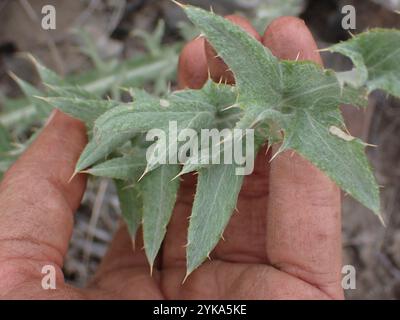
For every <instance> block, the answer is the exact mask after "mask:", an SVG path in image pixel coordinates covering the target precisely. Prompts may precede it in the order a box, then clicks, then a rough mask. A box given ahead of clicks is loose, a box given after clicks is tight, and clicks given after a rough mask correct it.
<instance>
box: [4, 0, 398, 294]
mask: <svg viewBox="0 0 400 320" xmlns="http://www.w3.org/2000/svg"><path fill="white" fill-rule="evenodd" d="M182 2H184V3H191V4H194V5H197V6H201V7H203V8H206V9H209V8H210V7H211V6H212V8H213V10H214V11H215V12H217V13H219V14H222V15H225V14H232V13H239V14H241V15H244V16H246V17H248V18H249V19H251V21H252V22H253V23H254V25H255V26H256V28H257V29H258V30H259V31H260V32H263V30H264V29H265V27H266V26H267V25H268V23H269V22H270V21H271V20H272V19H274V18H276V17H278V16H281V15H293V16H300V17H301V18H303V19H304V20H305V21H306V23H307V24H308V26H309V27H310V28H311V30H312V32H313V34H314V36H315V37H316V39H317V41H318V44H319V47H320V48H325V47H328V46H329V45H330V44H332V43H336V42H338V41H341V40H346V39H348V38H349V37H351V35H350V33H349V32H348V31H346V30H343V28H342V27H341V21H342V18H343V16H344V15H343V14H342V13H341V8H342V7H343V6H344V5H347V4H351V5H353V6H354V7H355V8H356V13H357V18H356V19H357V20H356V22H357V24H356V26H357V29H356V30H353V31H352V33H358V32H362V31H365V30H366V29H368V28H372V27H385V28H398V29H400V15H399V14H397V13H395V12H394V11H395V10H400V0H347V1H345V0H324V1H318V0H308V1H307V0H235V1H234V0H215V1H212V0H192V1H182ZM46 4H51V5H53V6H54V7H55V8H56V29H55V30H47V31H45V30H43V29H42V28H41V19H42V16H43V15H42V13H41V10H42V7H43V6H44V5H46ZM197 34H198V33H197V31H196V30H195V29H194V28H193V27H192V26H191V25H190V24H189V23H188V21H187V20H186V19H185V17H184V15H183V13H182V11H181V10H180V9H179V8H178V7H177V6H176V5H174V4H173V3H172V2H171V1H169V0H70V1H65V0H64V1H62V0H0V172H4V171H5V170H6V169H7V168H8V167H9V165H10V164H11V163H12V162H13V161H14V160H15V159H16V158H17V157H18V156H19V155H20V154H21V153H22V152H23V151H24V149H25V148H26V147H27V146H28V145H29V143H30V142H31V141H32V140H33V139H34V138H35V136H36V135H37V133H38V131H39V128H40V127H41V124H42V123H43V121H44V119H46V116H47V114H48V110H43V108H41V106H40V105H37V103H38V102H37V101H32V100H30V99H29V98H26V97H24V95H23V93H22V92H21V90H20V89H19V88H18V86H17V85H16V83H15V82H14V81H13V80H12V78H11V77H10V76H9V72H10V71H12V72H13V73H15V74H17V75H18V76H19V77H20V78H22V79H24V80H25V81H27V82H28V83H30V84H31V85H32V87H31V90H37V92H38V93H41V92H42V91H44V88H43V86H42V85H41V84H40V81H39V78H38V76H37V74H36V72H35V69H34V67H33V65H32V63H31V62H30V61H29V60H28V59H26V56H25V55H24V52H29V53H32V54H33V55H34V56H35V57H36V58H38V59H39V60H40V61H41V62H43V63H44V64H45V65H46V66H48V67H50V68H52V69H53V70H55V71H57V73H59V74H61V75H63V76H64V77H66V78H67V79H68V80H70V81H71V82H73V83H76V84H79V85H82V86H83V87H84V88H85V89H86V90H89V91H91V92H94V93H97V94H101V95H104V96H106V95H108V96H112V97H113V98H116V99H124V92H123V91H121V90H120V88H124V87H132V86H138V87H144V88H146V89H147V90H149V91H151V92H153V93H154V94H157V95H163V94H165V93H166V92H168V91H169V90H173V89H174V88H175V87H176V82H175V73H176V64H177V60H178V55H179V52H180V49H181V48H182V46H183V44H184V43H185V41H188V40H190V39H192V38H193V37H195V36H197ZM323 59H324V62H325V65H326V66H327V67H329V68H333V69H335V70H346V69H350V68H351V63H350V62H349V61H348V60H347V59H345V58H343V57H341V56H338V55H332V54H326V53H323ZM35 92H36V91H35ZM343 112H344V114H345V118H346V122H347V125H348V127H349V130H350V132H351V133H352V135H354V136H358V137H362V138H363V139H364V140H365V141H367V142H368V143H371V144H374V145H377V146H378V147H377V148H369V150H368V155H369V157H370V160H371V162H372V164H373V166H374V168H375V172H376V176H377V178H378V181H379V183H380V185H382V201H383V215H384V217H385V220H386V222H387V227H386V228H384V227H383V226H382V225H381V224H380V222H379V221H378V219H377V218H376V217H375V216H374V215H373V214H372V213H371V212H369V211H368V210H367V209H365V208H363V207H362V206H361V205H359V204H358V203H356V202H355V201H353V200H352V199H351V198H349V197H346V196H345V195H344V196H343V205H344V206H343V253H344V261H343V263H344V264H351V265H353V266H355V268H356V272H357V283H356V285H357V288H356V289H355V290H347V291H346V296H347V298H350V299H400V216H399V206H400V166H399V164H400V101H398V100H397V101H396V100H395V99H393V98H390V97H387V96H385V95H384V94H382V93H380V92H375V93H374V94H373V95H372V96H371V98H370V104H369V108H368V109H367V110H366V111H365V110H362V111H359V110H356V109H354V108H350V107H348V106H347V107H346V106H343ZM119 215H120V213H119V206H118V199H117V197H116V194H115V190H114V187H113V185H112V183H111V182H110V181H108V180H105V179H96V180H94V179H93V180H90V182H89V185H88V188H87V192H86V194H85V196H84V200H83V202H82V205H81V207H80V208H79V210H78V212H77V214H76V219H75V228H74V234H73V237H72V241H71V244H70V248H69V252H68V256H67V258H66V264H65V268H64V271H65V275H66V278H67V280H68V281H69V282H71V283H73V284H74V285H77V286H84V285H85V283H86V282H87V281H88V279H90V277H91V276H92V275H93V273H94V272H95V270H96V268H97V265H98V263H99V261H100V260H101V258H102V256H103V255H104V253H105V251H106V249H107V245H108V243H109V241H110V240H111V239H112V236H113V233H114V231H115V229H116V227H117V224H118V219H119Z"/></svg>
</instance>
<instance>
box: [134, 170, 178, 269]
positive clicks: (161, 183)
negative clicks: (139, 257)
mask: <svg viewBox="0 0 400 320" xmlns="http://www.w3.org/2000/svg"><path fill="white" fill-rule="evenodd" d="M178 172H179V166H178V165H163V166H161V167H159V168H157V169H156V170H154V171H152V172H151V173H149V174H148V175H147V176H145V177H144V178H143V180H142V181H141V186H142V187H141V188H142V191H143V193H142V195H143V239H144V248H145V251H146V255H147V258H148V260H149V263H150V265H151V267H152V266H153V263H154V260H155V258H156V256H157V253H158V251H159V249H160V246H161V243H162V241H163V239H164V236H165V233H166V231H167V229H166V228H167V224H168V222H169V220H170V218H171V215H172V210H173V208H174V205H175V200H176V195H177V192H178V187H179V179H174V180H173V178H174V177H176V175H177V174H178Z"/></svg>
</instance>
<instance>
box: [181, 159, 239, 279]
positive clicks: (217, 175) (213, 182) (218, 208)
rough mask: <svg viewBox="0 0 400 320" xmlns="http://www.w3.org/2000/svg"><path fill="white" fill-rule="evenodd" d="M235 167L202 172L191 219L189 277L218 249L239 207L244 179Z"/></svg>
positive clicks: (188, 256)
mask: <svg viewBox="0 0 400 320" xmlns="http://www.w3.org/2000/svg"><path fill="white" fill-rule="evenodd" d="M235 170H236V166H235V165H223V164H221V165H214V166H211V167H209V168H207V169H203V170H200V171H199V176H198V183H197V190H196V197H195V199H194V203H193V210H192V215H191V217H190V225H189V234H188V245H187V274H190V273H191V272H192V271H193V270H195V269H196V268H197V267H198V266H199V265H200V264H201V263H202V262H203V261H204V260H205V259H206V258H207V256H209V254H210V252H211V250H213V249H214V247H215V246H216V245H217V243H218V241H219V240H220V238H221V236H222V233H223V231H224V229H225V227H226V225H227V224H228V221H229V219H230V217H231V215H232V213H233V210H234V208H235V206H236V202H237V198H238V195H239V191H240V188H241V186H242V183H243V176H238V175H236V171H235Z"/></svg>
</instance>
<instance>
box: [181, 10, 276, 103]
mask: <svg viewBox="0 0 400 320" xmlns="http://www.w3.org/2000/svg"><path fill="white" fill-rule="evenodd" d="M184 10H185V12H186V14H187V16H188V17H189V19H190V20H191V21H192V22H193V23H194V24H195V25H196V26H197V27H198V28H199V29H200V30H201V31H202V32H203V34H204V35H205V37H206V38H207V40H208V41H209V42H210V43H211V44H212V45H213V47H214V48H215V50H216V51H217V52H218V55H219V56H220V57H221V58H222V59H223V60H224V61H225V63H226V64H227V65H228V66H229V68H230V70H231V71H232V72H233V74H234V76H235V80H236V84H237V87H238V90H239V93H240V96H239V101H246V103H247V104H248V103H250V102H254V101H255V102H257V101H258V100H263V101H264V102H265V101H268V102H270V104H271V105H273V104H275V102H277V101H279V100H280V94H279V93H280V90H281V89H282V83H281V81H280V79H281V75H280V68H279V64H278V59H277V58H275V57H274V56H273V55H272V54H271V52H270V51H269V50H268V49H267V48H265V47H264V46H263V45H262V44H261V43H260V42H258V41H257V40H255V39H254V38H252V37H251V36H249V35H248V34H247V33H246V32H245V31H244V30H243V29H242V28H240V27H238V26H236V25H234V24H232V23H231V22H230V21H228V20H227V19H224V18H223V17H221V16H217V15H215V14H213V13H210V12H207V11H205V10H202V9H199V8H196V7H193V6H185V7H184ZM261 70H262V72H261ZM254 83H258V85H257V86H254ZM261 87H262V88H261Z"/></svg>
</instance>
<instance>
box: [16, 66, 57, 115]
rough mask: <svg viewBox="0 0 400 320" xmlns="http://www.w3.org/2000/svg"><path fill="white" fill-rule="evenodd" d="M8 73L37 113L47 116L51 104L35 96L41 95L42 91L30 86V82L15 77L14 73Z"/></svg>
mask: <svg viewBox="0 0 400 320" xmlns="http://www.w3.org/2000/svg"><path fill="white" fill-rule="evenodd" d="M10 75H11V77H12V78H13V79H14V81H15V82H16V83H17V84H18V86H19V87H20V88H21V90H22V92H23V93H24V94H25V96H26V97H27V98H28V99H29V101H30V102H31V103H32V104H33V105H34V106H35V108H36V111H37V113H38V114H39V115H40V116H48V115H49V114H50V112H51V110H52V109H53V108H52V106H51V105H50V104H49V103H47V102H46V101H43V100H41V99H37V98H36V97H38V96H41V95H43V93H42V92H41V91H39V90H38V89H36V88H35V87H34V86H32V85H31V84H30V83H28V82H26V81H24V80H22V79H21V78H19V77H17V76H16V75H15V74H13V73H11V74H10Z"/></svg>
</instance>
